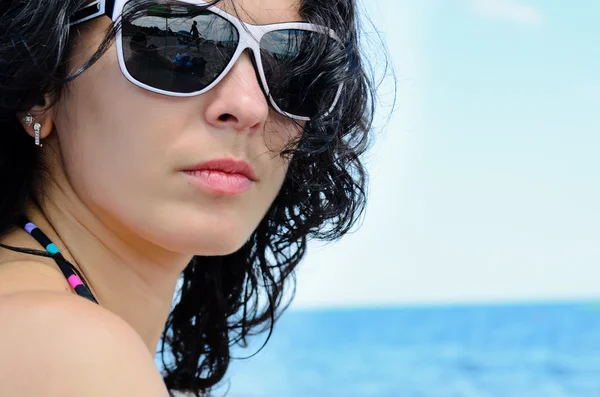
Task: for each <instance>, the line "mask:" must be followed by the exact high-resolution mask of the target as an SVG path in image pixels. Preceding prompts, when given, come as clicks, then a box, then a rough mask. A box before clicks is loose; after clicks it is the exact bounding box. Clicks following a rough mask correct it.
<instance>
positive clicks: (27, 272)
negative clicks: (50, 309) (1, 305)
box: [0, 260, 72, 297]
mask: <svg viewBox="0 0 600 397" xmlns="http://www.w3.org/2000/svg"><path fill="white" fill-rule="evenodd" d="M27 291H56V292H69V293H72V291H71V287H70V286H69V284H68V282H67V279H66V278H65V276H64V275H63V274H62V273H61V272H60V270H59V269H58V267H57V266H56V264H52V263H47V262H41V261H32V260H13V261H4V262H2V261H0V297H2V296H3V295H8V294H14V293H18V292H27Z"/></svg>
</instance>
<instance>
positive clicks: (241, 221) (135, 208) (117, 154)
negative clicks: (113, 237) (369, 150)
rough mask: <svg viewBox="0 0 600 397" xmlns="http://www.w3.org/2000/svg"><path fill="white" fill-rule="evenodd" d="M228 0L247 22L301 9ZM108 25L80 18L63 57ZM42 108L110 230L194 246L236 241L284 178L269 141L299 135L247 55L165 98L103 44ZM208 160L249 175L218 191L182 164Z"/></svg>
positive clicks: (212, 248)
mask: <svg viewBox="0 0 600 397" xmlns="http://www.w3.org/2000/svg"><path fill="white" fill-rule="evenodd" d="M219 6H220V7H223V8H225V7H226V6H227V3H226V2H224V3H223V4H222V5H219ZM236 9H237V11H238V12H237V14H238V15H240V16H241V18H242V19H247V20H248V21H250V20H252V21H254V22H256V23H273V22H284V21H297V20H299V19H300V18H299V15H298V4H297V1H295V0H238V1H236ZM229 11H231V9H230V10H229ZM232 13H234V14H235V12H232ZM108 26H109V21H108V18H99V19H97V20H95V21H93V22H91V23H89V24H87V25H85V26H84V27H82V29H81V32H82V34H81V36H80V37H79V39H78V41H77V43H76V44H75V47H74V53H73V65H72V66H73V67H76V66H79V65H80V64H81V63H83V62H84V61H85V60H87V59H88V58H89V56H90V55H92V54H93V52H94V51H95V49H96V48H97V46H98V44H99V43H100V41H101V40H102V38H103V36H104V33H105V31H104V30H105V29H106V28H107V27H108ZM53 115H54V124H55V127H56V130H55V131H56V137H57V139H58V140H57V142H56V143H57V145H58V147H59V152H60V155H61V157H62V164H63V165H64V169H65V172H66V175H67V178H68V180H69V182H70V184H71V186H72V188H73V191H74V192H75V193H76V194H77V196H78V198H79V199H80V200H82V201H83V203H84V204H86V206H87V207H89V208H90V210H91V211H92V212H93V213H94V214H95V215H97V216H99V217H101V219H103V220H104V221H105V222H106V223H107V224H109V225H111V226H110V227H111V228H112V229H115V230H114V231H115V232H117V233H119V234H121V235H134V236H136V237H137V238H141V239H142V240H143V241H146V242H148V243H150V244H152V245H154V246H157V247H160V248H163V249H166V250H169V251H173V252H178V253H185V254H197V255H224V254H229V253H231V252H234V251H236V250H237V249H239V248H240V247H241V246H242V245H243V244H244V243H245V242H246V241H247V239H248V237H249V236H250V235H251V233H252V232H253V231H254V229H255V228H256V227H257V225H258V223H259V222H260V220H261V219H262V218H263V216H264V215H265V213H266V211H267V210H268V208H269V207H270V205H271V203H272V202H273V200H274V199H275V197H276V196H277V194H278V192H279V190H280V188H281V185H282V183H283V180H284V177H285V174H286V171H287V166H288V164H287V162H286V161H284V160H283V159H282V158H281V157H280V155H279V154H280V151H281V149H282V148H283V146H284V145H285V144H286V143H287V142H288V141H289V140H290V139H292V138H294V137H297V135H298V134H299V133H300V128H299V127H298V126H297V125H296V124H294V123H293V122H291V121H290V120H288V119H286V118H284V117H283V116H280V115H278V114H277V113H275V112H273V111H271V110H270V109H269V107H268V105H267V102H266V100H265V98H264V95H263V93H262V91H261V88H260V86H259V83H258V80H257V76H256V73H255V71H254V68H253V65H252V62H251V61H250V59H249V57H248V55H243V56H242V57H241V58H240V59H239V60H238V62H237V63H236V65H235V66H234V68H233V69H232V70H231V71H230V72H229V74H228V75H227V76H226V77H225V78H224V79H223V80H222V81H221V82H220V83H219V84H218V85H217V86H215V87H214V88H213V89H212V90H210V91H208V92H207V93H204V94H202V95H199V96H195V97H187V98H175V97H169V96H164V95H160V94H156V93H152V92H150V91H147V90H144V89H142V88H139V87H137V86H135V85H133V84H132V83H130V82H129V81H128V80H126V78H125V77H124V76H123V74H122V73H121V71H120V69H119V65H118V61H117V54H116V50H115V48H114V46H113V48H111V49H109V50H108V51H107V52H106V53H105V54H104V55H103V57H102V58H101V59H100V60H99V61H98V62H97V63H95V64H94V65H93V66H92V67H91V68H90V69H88V70H87V71H86V72H84V73H83V74H82V75H81V76H80V77H78V78H77V79H76V80H75V81H74V82H73V83H72V84H71V87H70V89H69V92H68V93H67V94H66V95H65V97H64V98H63V99H62V100H61V103H60V104H59V105H58V106H56V108H55V109H54V113H53ZM42 150H43V149H42ZM215 159H236V160H241V161H245V162H247V163H249V164H250V166H251V167H252V168H253V170H254V174H255V180H253V181H251V182H250V183H249V187H248V188H247V190H245V191H243V192H241V193H237V194H225V193H223V192H222V191H218V189H217V190H214V189H211V188H208V187H206V186H204V185H202V184H200V183H198V179H199V178H195V177H192V176H190V174H189V173H187V172H185V171H184V170H186V169H190V168H192V167H193V166H194V165H196V164H200V163H204V162H207V161H210V160H215ZM213 177H214V178H217V179H218V178H219V175H218V174H213ZM213 177H209V179H210V178H213ZM213 180H214V179H213Z"/></svg>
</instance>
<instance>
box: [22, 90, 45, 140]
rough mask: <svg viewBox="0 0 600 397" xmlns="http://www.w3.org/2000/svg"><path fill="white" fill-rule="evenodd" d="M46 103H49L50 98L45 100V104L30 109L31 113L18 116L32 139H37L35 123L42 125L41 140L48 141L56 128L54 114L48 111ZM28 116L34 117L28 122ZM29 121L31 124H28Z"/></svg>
mask: <svg viewBox="0 0 600 397" xmlns="http://www.w3.org/2000/svg"><path fill="white" fill-rule="evenodd" d="M46 103H49V102H48V98H44V103H43V104H40V105H36V106H34V107H32V108H31V109H29V112H25V113H19V114H17V117H18V118H19V122H20V123H21V125H22V126H23V129H24V130H25V132H27V134H28V135H29V136H31V137H32V138H34V137H35V130H34V129H33V126H34V125H35V123H40V125H41V129H40V139H46V138H47V137H48V136H49V135H50V132H51V131H52V128H54V121H53V120H54V117H53V114H52V113H53V112H52V111H51V110H50V109H48V107H47V106H46ZM28 115H31V117H32V118H31V119H30V120H27V116H28ZM28 121H30V123H28ZM28 124H29V125H28Z"/></svg>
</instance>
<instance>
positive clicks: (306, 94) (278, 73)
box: [260, 29, 345, 117]
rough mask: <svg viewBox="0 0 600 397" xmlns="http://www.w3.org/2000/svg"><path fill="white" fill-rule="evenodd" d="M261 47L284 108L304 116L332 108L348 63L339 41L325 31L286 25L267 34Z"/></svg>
mask: <svg viewBox="0 0 600 397" xmlns="http://www.w3.org/2000/svg"><path fill="white" fill-rule="evenodd" d="M260 48H261V58H262V62H263V67H264V69H265V77H266V79H267V84H268V85H269V91H270V94H271V96H272V97H273V100H274V101H275V103H276V104H277V106H279V108H280V109H281V110H283V111H284V112H287V113H290V114H293V115H296V116H304V117H314V116H316V115H318V114H322V113H324V112H326V111H327V110H329V108H330V107H331V105H332V104H333V102H334V100H335V96H336V94H337V92H338V89H339V86H340V82H339V80H338V79H337V76H338V74H339V73H341V72H342V70H343V65H344V63H345V56H344V55H343V54H344V51H343V48H342V46H341V44H340V43H339V42H337V41H336V40H334V39H332V38H331V37H329V36H328V35H326V34H322V33H317V32H310V31H306V30H296V29H286V30H277V31H273V32H269V33H267V34H265V35H264V36H263V38H262V40H261V42H260Z"/></svg>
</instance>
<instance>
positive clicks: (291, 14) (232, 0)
mask: <svg viewBox="0 0 600 397" xmlns="http://www.w3.org/2000/svg"><path fill="white" fill-rule="evenodd" d="M301 3H302V0H224V1H221V2H219V3H217V4H216V6H217V7H219V8H221V9H222V10H224V11H226V12H228V13H230V14H232V15H235V16H237V17H238V18H240V19H241V20H242V21H244V22H248V23H253V24H269V23H280V22H295V21H301V20H302V18H301V16H300V13H299V10H300V6H301Z"/></svg>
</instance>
